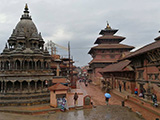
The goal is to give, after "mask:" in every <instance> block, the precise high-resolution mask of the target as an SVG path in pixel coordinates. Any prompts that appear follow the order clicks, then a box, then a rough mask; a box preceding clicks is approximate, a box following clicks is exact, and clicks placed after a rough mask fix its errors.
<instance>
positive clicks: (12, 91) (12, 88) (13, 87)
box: [12, 82, 14, 93]
mask: <svg viewBox="0 0 160 120" xmlns="http://www.w3.org/2000/svg"><path fill="white" fill-rule="evenodd" d="M12 84H13V88H12V90H13V91H12V92H13V93H14V82H12Z"/></svg>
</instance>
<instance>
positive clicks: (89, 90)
mask: <svg viewBox="0 0 160 120" xmlns="http://www.w3.org/2000/svg"><path fill="white" fill-rule="evenodd" d="M77 86H78V87H79V88H80V89H82V90H83V91H85V93H86V94H89V95H90V96H91V98H92V100H93V103H94V105H96V106H97V105H106V103H105V97H104V92H102V91H101V89H100V87H98V86H94V85H92V84H88V86H87V87H86V86H85V85H84V83H83V82H81V83H77ZM111 96H112V97H111V98H110V100H109V104H110V105H120V106H121V105H122V100H123V99H122V98H120V97H118V96H117V95H114V94H112V93H111ZM125 105H126V106H129V107H130V108H132V110H133V111H134V112H136V111H138V112H139V113H141V114H142V116H143V117H144V118H145V120H155V118H160V116H158V115H155V114H153V113H151V112H150V111H148V110H146V109H144V108H142V107H139V106H138V105H136V104H134V103H132V102H129V101H127V102H125Z"/></svg>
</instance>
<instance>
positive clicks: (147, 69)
mask: <svg viewBox="0 0 160 120" xmlns="http://www.w3.org/2000/svg"><path fill="white" fill-rule="evenodd" d="M121 60H123V61H120V62H118V63H115V64H113V65H110V66H108V67H106V68H104V69H102V70H101V74H102V75H103V77H105V79H107V80H108V79H109V80H111V79H112V80H113V81H112V82H111V81H110V83H113V84H116V83H117V82H119V83H123V84H121V85H122V88H123V90H127V89H125V88H126V87H127V88H129V89H128V91H130V92H131V93H133V92H134V87H137V88H138V93H140V92H141V90H143V89H145V91H146V92H145V96H146V97H147V98H148V99H151V95H152V93H155V94H156V95H157V98H158V100H159V99H160V92H159V91H160V37H157V38H155V42H153V43H151V44H148V45H146V46H144V47H142V48H140V49H138V50H136V51H135V52H132V53H130V54H129V55H127V56H126V57H124V58H123V59H121ZM125 61H129V62H128V63H127V64H124V66H123V64H121V63H125ZM122 66H123V67H122ZM126 67H128V68H130V70H131V71H130V72H131V74H129V73H126V72H127V71H126V69H125V68H126ZM119 68H120V69H119ZM131 76H132V77H131ZM128 77H131V78H129V79H128ZM125 79H128V80H125ZM107 80H106V81H107ZM113 88H117V87H116V86H113Z"/></svg>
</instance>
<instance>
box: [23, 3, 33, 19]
mask: <svg viewBox="0 0 160 120" xmlns="http://www.w3.org/2000/svg"><path fill="white" fill-rule="evenodd" d="M23 12H24V14H23V15H22V17H21V19H30V20H31V16H29V11H28V5H27V3H26V5H25V8H24V11H23Z"/></svg>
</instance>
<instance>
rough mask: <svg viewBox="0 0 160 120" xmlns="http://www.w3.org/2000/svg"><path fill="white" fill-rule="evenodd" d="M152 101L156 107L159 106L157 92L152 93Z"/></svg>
mask: <svg viewBox="0 0 160 120" xmlns="http://www.w3.org/2000/svg"><path fill="white" fill-rule="evenodd" d="M152 101H153V105H154V106H155V107H158V103H157V95H156V94H154V93H153V94H152Z"/></svg>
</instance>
